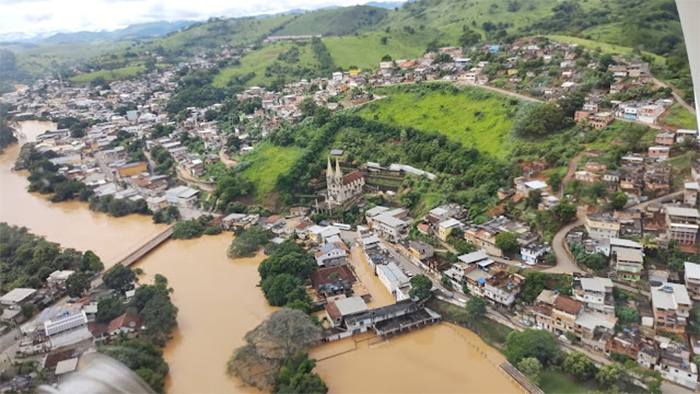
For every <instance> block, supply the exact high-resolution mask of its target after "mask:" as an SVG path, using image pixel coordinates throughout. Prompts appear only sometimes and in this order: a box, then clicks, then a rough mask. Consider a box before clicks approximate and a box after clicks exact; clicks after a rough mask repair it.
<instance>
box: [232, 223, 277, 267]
mask: <svg viewBox="0 0 700 394" xmlns="http://www.w3.org/2000/svg"><path fill="white" fill-rule="evenodd" d="M271 238H272V235H271V234H270V232H269V231H266V230H265V229H263V228H262V227H260V226H252V227H250V228H248V229H247V230H243V232H241V233H240V234H238V235H236V238H234V239H233V242H231V246H229V248H228V252H227V254H228V257H229V258H232V259H235V258H239V257H250V256H252V255H253V254H255V252H257V251H258V250H259V249H260V247H261V246H263V245H265V244H266V243H267V242H268V241H269V240H270V239H271Z"/></svg>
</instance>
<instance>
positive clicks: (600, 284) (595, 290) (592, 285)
mask: <svg viewBox="0 0 700 394" xmlns="http://www.w3.org/2000/svg"><path fill="white" fill-rule="evenodd" d="M612 289H613V283H612V281H611V280H610V279H608V278H598V277H595V278H582V277H576V276H575V277H574V278H573V283H572V292H573V297H574V298H575V299H577V300H579V301H581V302H583V303H585V306H586V309H588V310H592V311H596V312H599V313H602V314H604V315H605V316H615V299H614V298H613V294H612Z"/></svg>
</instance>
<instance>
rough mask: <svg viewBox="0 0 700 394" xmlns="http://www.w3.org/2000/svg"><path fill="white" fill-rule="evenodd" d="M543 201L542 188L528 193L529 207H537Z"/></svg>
mask: <svg viewBox="0 0 700 394" xmlns="http://www.w3.org/2000/svg"><path fill="white" fill-rule="evenodd" d="M540 202H542V190H540V189H532V190H530V191H529V192H528V193H527V207H528V208H530V209H537V208H538V206H539V205H540Z"/></svg>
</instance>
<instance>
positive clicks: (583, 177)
mask: <svg viewBox="0 0 700 394" xmlns="http://www.w3.org/2000/svg"><path fill="white" fill-rule="evenodd" d="M574 178H575V179H576V180H578V181H581V182H584V183H596V182H598V181H600V175H598V174H594V173H592V172H588V171H576V172H575V173H574Z"/></svg>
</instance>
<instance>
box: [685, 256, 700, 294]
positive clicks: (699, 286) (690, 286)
mask: <svg viewBox="0 0 700 394" xmlns="http://www.w3.org/2000/svg"><path fill="white" fill-rule="evenodd" d="M685 287H686V289H687V290H688V295H689V296H690V298H691V299H692V300H693V301H700V264H695V263H691V262H688V261H686V262H685Z"/></svg>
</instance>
